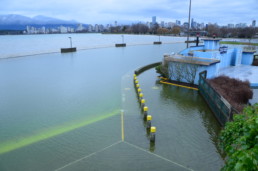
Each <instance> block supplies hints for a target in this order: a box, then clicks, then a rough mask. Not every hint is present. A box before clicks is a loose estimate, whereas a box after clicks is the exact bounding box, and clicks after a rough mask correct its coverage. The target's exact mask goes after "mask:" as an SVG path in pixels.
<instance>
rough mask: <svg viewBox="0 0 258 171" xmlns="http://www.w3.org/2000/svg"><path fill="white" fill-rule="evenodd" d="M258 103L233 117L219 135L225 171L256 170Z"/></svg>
mask: <svg viewBox="0 0 258 171" xmlns="http://www.w3.org/2000/svg"><path fill="white" fill-rule="evenodd" d="M257 142H258V103H256V104H255V105H254V106H248V107H246V108H244V110H243V113H242V114H239V115H234V121H232V122H227V123H226V126H225V128H224V130H222V131H221V133H220V147H221V148H222V150H223V151H224V152H225V153H226V155H227V157H228V158H227V160H226V165H225V166H224V167H223V168H222V170H225V171H231V170H235V171H255V170H258V143H257Z"/></svg>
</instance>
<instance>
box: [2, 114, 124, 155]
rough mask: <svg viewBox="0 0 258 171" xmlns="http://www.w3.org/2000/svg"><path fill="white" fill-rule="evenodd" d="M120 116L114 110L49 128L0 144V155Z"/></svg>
mask: <svg viewBox="0 0 258 171" xmlns="http://www.w3.org/2000/svg"><path fill="white" fill-rule="evenodd" d="M118 114H120V110H119V109H117V110H114V111H112V112H110V113H106V114H105V115H100V116H98V117H95V118H92V119H87V120H80V121H78V122H73V123H69V124H64V125H60V126H57V127H54V128H50V129H48V130H45V131H42V132H41V133H39V134H37V135H31V136H29V137H24V138H22V139H19V140H13V141H8V142H4V143H0V154H4V153H7V152H10V151H13V150H16V149H19V148H22V147H25V146H28V145H31V144H33V143H37V142H40V141H42V140H46V139H48V138H51V137H54V136H57V135H60V134H63V133H66V132H70V131H73V130H75V129H78V128H81V127H84V126H87V125H90V124H93V123H95V122H98V121H101V120H104V119H107V118H110V117H112V116H115V115H118Z"/></svg>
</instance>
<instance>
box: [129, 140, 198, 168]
mask: <svg viewBox="0 0 258 171" xmlns="http://www.w3.org/2000/svg"><path fill="white" fill-rule="evenodd" d="M124 143H126V144H128V145H130V146H132V147H134V148H136V149H138V150H141V151H144V152H146V153H148V154H151V155H154V156H156V157H158V158H160V159H162V160H165V161H167V162H170V163H172V164H175V165H177V166H180V167H182V168H185V169H187V170H191V171H194V170H193V169H191V168H188V167H186V166H183V165H181V164H179V163H176V162H174V161H172V160H169V159H167V158H165V157H162V156H160V155H158V154H155V153H151V152H149V151H147V150H145V149H143V148H141V147H138V146H136V145H134V144H131V143H129V142H127V141H124Z"/></svg>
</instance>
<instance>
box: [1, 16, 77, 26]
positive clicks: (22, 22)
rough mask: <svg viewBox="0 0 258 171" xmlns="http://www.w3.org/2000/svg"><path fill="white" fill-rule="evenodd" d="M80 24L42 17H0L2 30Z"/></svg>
mask: <svg viewBox="0 0 258 171" xmlns="http://www.w3.org/2000/svg"><path fill="white" fill-rule="evenodd" d="M78 23H79V22H77V21H74V20H69V21H67V20H61V19H57V18H52V17H46V16H42V15H39V16H36V17H32V18H30V17H26V16H22V15H16V14H9V15H0V30H3V29H11V30H15V29H16V30H22V29H24V28H25V27H26V26H27V25H72V24H78Z"/></svg>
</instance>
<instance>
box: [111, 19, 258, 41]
mask: <svg viewBox="0 0 258 171" xmlns="http://www.w3.org/2000/svg"><path fill="white" fill-rule="evenodd" d="M106 31H107V32H110V33H126V34H159V35H168V34H169V35H182V33H187V28H185V27H183V26H177V25H175V26H173V27H169V28H164V27H160V25H158V24H155V25H154V26H152V27H150V28H149V27H148V26H147V25H145V24H142V23H138V24H133V25H125V26H116V27H111V28H110V29H109V30H106ZM198 31H200V32H205V33H206V34H204V35H205V36H208V37H213V36H214V35H215V36H216V37H222V38H230V37H233V38H253V37H254V36H255V35H257V33H258V27H244V28H228V27H226V26H223V27H221V26H218V25H217V24H209V25H207V26H206V27H205V28H203V29H190V33H191V35H192V36H195V35H196V33H197V32H198Z"/></svg>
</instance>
